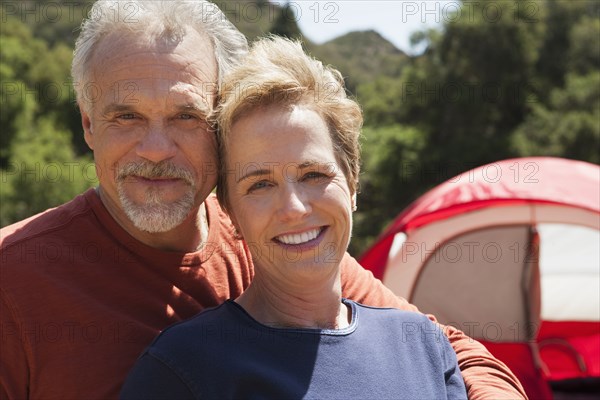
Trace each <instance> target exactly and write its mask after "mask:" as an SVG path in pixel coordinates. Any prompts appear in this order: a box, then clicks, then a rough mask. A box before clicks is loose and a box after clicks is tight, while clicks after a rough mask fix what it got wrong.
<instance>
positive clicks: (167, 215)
mask: <svg viewBox="0 0 600 400" xmlns="http://www.w3.org/2000/svg"><path fill="white" fill-rule="evenodd" d="M129 175H137V176H141V177H145V178H176V179H183V180H184V181H186V183H187V184H188V189H187V190H186V192H185V194H184V195H183V197H181V198H180V199H179V200H177V201H174V202H171V203H166V202H164V201H163V199H162V196H163V190H161V189H156V188H149V189H148V190H147V191H146V193H145V194H144V197H145V199H144V203H143V204H136V203H134V202H133V201H132V200H131V199H130V198H129V197H128V196H127V194H126V191H125V185H124V184H125V181H126V179H127V177H128V176H129ZM117 191H118V194H119V199H120V200H121V204H122V206H123V211H125V214H126V215H127V217H128V218H129V219H130V220H131V222H132V223H133V225H134V226H135V227H136V228H138V229H139V230H142V231H145V232H150V233H158V232H167V231H170V230H171V229H174V228H176V227H177V226H179V225H181V224H182V223H183V221H184V220H185V219H186V218H187V216H188V215H189V214H190V212H191V211H192V208H193V207H194V193H195V186H194V182H193V179H192V175H191V174H190V173H189V172H188V171H187V170H185V169H183V168H179V167H176V166H174V165H173V164H170V163H159V164H154V163H150V162H143V163H138V164H128V165H125V166H123V167H122V168H119V170H118V179H117Z"/></svg>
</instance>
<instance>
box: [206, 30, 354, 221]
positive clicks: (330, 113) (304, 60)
mask: <svg viewBox="0 0 600 400" xmlns="http://www.w3.org/2000/svg"><path fill="white" fill-rule="evenodd" d="M220 96H221V97H220V104H219V107H218V108H217V112H216V114H215V116H214V122H215V123H216V126H217V130H218V141H219V159H220V171H219V183H218V185H217V196H218V198H219V202H220V203H221V204H222V206H223V207H224V208H225V209H226V210H227V209H228V208H229V203H228V198H227V185H226V179H227V171H228V166H227V159H226V157H225V155H226V154H227V141H228V140H227V139H228V136H229V134H230V131H231V128H232V126H233V125H234V124H235V123H236V122H237V121H238V120H239V119H241V118H242V117H244V116H246V115H248V114H250V113H251V112H253V111H255V110H256V109H258V108H262V107H266V106H272V105H277V106H282V107H286V106H293V105H305V106H308V107H310V108H311V109H312V110H314V111H315V112H317V113H318V114H319V115H321V117H322V118H323V120H324V121H325V122H326V124H327V126H328V127H329V133H330V135H331V141H332V143H333V146H334V151H335V155H336V160H337V162H338V164H339V166H340V168H341V169H342V172H343V173H344V176H345V177H346V180H347V182H348V186H349V188H350V192H351V193H353V194H354V193H356V191H357V186H358V175H359V172H360V145H359V136H360V129H361V127H362V122H363V118H362V112H361V109H360V107H359V105H358V103H356V102H355V101H354V100H352V99H350V98H348V95H347V94H346V90H345V87H344V80H343V78H342V75H341V74H340V73H339V71H337V70H336V69H334V68H332V67H329V66H324V65H323V64H322V63H321V62H320V61H318V60H316V59H314V58H312V57H310V56H308V55H307V54H306V53H305V52H304V50H303V49H302V45H301V44H300V42H297V41H292V40H289V39H286V38H282V37H277V36H270V37H266V38H263V39H260V40H258V41H256V42H254V44H253V45H252V47H251V49H250V52H249V53H248V55H247V57H246V58H245V59H244V61H243V62H242V63H241V64H240V65H238V66H237V67H236V68H234V69H233V70H231V71H230V72H229V73H228V74H226V75H225V77H224V78H223V81H222V85H221V88H220Z"/></svg>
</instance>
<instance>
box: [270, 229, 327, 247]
mask: <svg viewBox="0 0 600 400" xmlns="http://www.w3.org/2000/svg"><path fill="white" fill-rule="evenodd" d="M319 233H321V229H314V230H312V231H308V232H302V233H296V234H293V235H281V236H277V237H276V238H275V239H277V240H279V241H280V242H282V243H285V244H302V243H306V242H308V241H311V240H313V239H314V238H316V237H317V236H319Z"/></svg>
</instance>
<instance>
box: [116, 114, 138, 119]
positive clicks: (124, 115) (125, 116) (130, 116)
mask: <svg viewBox="0 0 600 400" xmlns="http://www.w3.org/2000/svg"><path fill="white" fill-rule="evenodd" d="M117 118H118V119H134V118H135V114H132V113H129V114H121V115H119V116H118V117H117Z"/></svg>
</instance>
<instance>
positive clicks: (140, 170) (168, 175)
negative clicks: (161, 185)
mask: <svg viewBox="0 0 600 400" xmlns="http://www.w3.org/2000/svg"><path fill="white" fill-rule="evenodd" d="M128 176H139V177H142V178H147V179H159V178H162V179H182V180H183V181H185V182H186V183H187V184H188V185H190V186H194V179H193V175H192V173H191V172H190V171H188V170H186V169H185V168H181V167H178V166H176V165H175V164H173V163H171V162H165V161H163V162H160V163H158V164H156V163H152V162H139V163H128V164H125V165H124V166H122V167H120V168H118V170H117V179H118V180H119V181H124V180H126V179H127V177H128Z"/></svg>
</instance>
